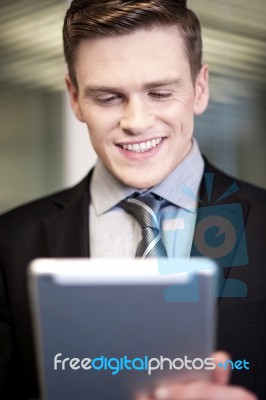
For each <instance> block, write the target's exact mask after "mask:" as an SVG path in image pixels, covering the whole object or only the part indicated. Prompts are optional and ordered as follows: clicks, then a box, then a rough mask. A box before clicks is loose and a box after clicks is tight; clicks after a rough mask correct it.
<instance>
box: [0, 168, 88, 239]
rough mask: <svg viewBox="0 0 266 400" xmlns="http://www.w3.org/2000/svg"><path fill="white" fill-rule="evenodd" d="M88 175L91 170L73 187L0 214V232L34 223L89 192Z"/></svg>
mask: <svg viewBox="0 0 266 400" xmlns="http://www.w3.org/2000/svg"><path fill="white" fill-rule="evenodd" d="M90 177H91V172H90V173H89V175H88V176H86V177H85V178H84V179H83V180H82V181H81V182H79V183H78V184H77V185H75V186H73V187H70V188H67V189H64V190H61V191H58V192H56V193H53V194H50V195H48V196H45V197H43V198H40V199H37V200H34V201H31V202H29V203H26V204H24V205H21V206H19V207H16V208H15V209H13V210H10V211H8V212H6V213H4V214H2V215H1V216H0V227H1V233H2V234H5V233H6V230H8V229H10V228H12V229H13V226H14V225H15V226H16V228H17V229H19V227H20V226H21V225H27V226H29V225H30V224H31V223H35V224H36V223H38V221H40V220H43V219H44V218H46V217H48V216H51V215H53V214H54V213H56V212H58V209H60V208H62V209H63V208H65V207H67V206H69V205H71V204H72V203H73V202H75V201H77V200H78V199H79V198H80V197H82V196H84V194H85V193H88V192H89V182H90Z"/></svg>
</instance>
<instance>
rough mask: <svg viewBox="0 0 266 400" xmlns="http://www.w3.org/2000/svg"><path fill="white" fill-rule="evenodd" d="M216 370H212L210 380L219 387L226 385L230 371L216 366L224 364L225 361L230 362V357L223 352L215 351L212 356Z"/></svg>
mask: <svg viewBox="0 0 266 400" xmlns="http://www.w3.org/2000/svg"><path fill="white" fill-rule="evenodd" d="M212 357H213V358H214V362H215V364H216V368H215V369H214V370H213V375H212V380H213V382H215V383H218V384H220V385H226V384H228V383H229V380H230V375H231V370H230V368H226V369H224V368H220V367H218V365H217V364H219V363H222V364H224V363H225V361H227V360H230V355H229V354H228V353H225V352H224V351H217V352H216V353H214V354H213V355H212Z"/></svg>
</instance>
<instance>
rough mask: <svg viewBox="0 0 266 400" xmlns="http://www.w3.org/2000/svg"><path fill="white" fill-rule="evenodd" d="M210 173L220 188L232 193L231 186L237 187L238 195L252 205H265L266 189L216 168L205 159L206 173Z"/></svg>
mask: <svg viewBox="0 0 266 400" xmlns="http://www.w3.org/2000/svg"><path fill="white" fill-rule="evenodd" d="M210 173H211V174H213V181H214V185H216V186H218V187H219V189H220V190H224V191H226V190H229V195H230V188H232V187H234V188H235V189H236V192H237V195H238V196H239V197H240V198H243V199H246V200H248V201H249V202H250V203H251V205H253V204H260V205H263V206H265V202H266V189H263V188H261V187H259V186H256V185H254V184H252V183H248V182H245V181H244V180H241V179H238V178H235V177H233V176H231V175H229V174H227V173H225V172H223V171H221V170H220V169H218V168H216V167H215V166H214V165H212V164H211V163H210V162H209V161H208V160H206V159H205V171H204V174H210ZM205 176H206V175H205ZM221 194H222V193H221Z"/></svg>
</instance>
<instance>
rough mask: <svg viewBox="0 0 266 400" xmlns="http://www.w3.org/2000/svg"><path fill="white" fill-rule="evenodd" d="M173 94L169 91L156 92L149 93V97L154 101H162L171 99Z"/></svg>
mask: <svg viewBox="0 0 266 400" xmlns="http://www.w3.org/2000/svg"><path fill="white" fill-rule="evenodd" d="M172 95H173V92H170V91H158V92H150V93H149V96H151V97H153V98H154V99H155V100H158V101H160V100H161V101H163V100H166V99H169V98H170V97H172Z"/></svg>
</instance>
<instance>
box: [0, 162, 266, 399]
mask: <svg viewBox="0 0 266 400" xmlns="http://www.w3.org/2000/svg"><path fill="white" fill-rule="evenodd" d="M205 173H212V174H214V183H213V187H212V195H211V199H213V200H210V199H208V190H206V185H205V182H204V181H203V182H202V184H201V191H200V199H201V201H202V202H200V205H199V206H200V207H206V204H207V205H208V206H209V207H210V206H214V205H215V206H217V205H222V204H227V205H228V204H235V203H237V204H241V207H242V211H243V220H244V225H245V235H246V242H247V252H248V258H249V262H248V264H247V265H245V266H241V265H240V266H234V257H232V259H231V261H230V262H229V264H232V265H227V267H226V268H225V267H224V266H221V267H220V277H221V282H220V283H221V284H220V297H219V299H218V301H217V304H218V334H217V348H218V349H224V350H226V351H228V352H229V353H230V354H231V355H232V357H233V358H234V359H241V360H244V359H246V360H248V361H249V362H250V370H241V371H240V370H239V371H234V373H233V378H232V382H233V383H235V384H241V385H242V386H245V387H247V388H249V389H250V390H252V391H253V392H255V393H257V394H258V395H259V396H260V398H261V399H264V398H266V262H265V249H266V231H265V226H266V224H265V219H266V218H265V209H264V207H265V205H266V191H265V190H262V189H259V188H256V187H254V186H252V185H249V184H247V183H243V182H241V181H236V180H235V179H233V178H231V177H229V176H227V175H226V174H224V173H222V172H221V171H219V170H217V169H216V168H214V167H213V166H211V165H210V164H209V163H208V162H207V161H206V165H205ZM90 178H91V173H90V174H89V175H88V176H87V177H86V178H85V179H84V180H83V181H82V182H81V183H79V184H78V185H77V186H75V187H73V188H71V189H67V190H65V191H62V192H59V193H57V194H54V195H51V196H49V197H46V198H44V199H41V200H37V201H35V202H33V203H30V204H28V205H25V206H22V207H19V208H17V209H16V210H13V211H11V212H9V213H6V214H5V215H3V216H1V217H0V385H1V386H0V387H1V391H0V393H4V392H5V393H6V394H5V397H2V398H4V399H9V398H16V399H30V398H33V397H36V396H37V395H38V384H37V377H36V376H37V375H36V365H35V354H34V349H33V337H32V336H33V335H32V327H31V319H30V312H29V303H28V293H27V279H26V269H27V265H28V263H29V261H31V260H32V259H34V258H39V257H89V256H90V249H89V229H88V204H89V202H90V194H89V187H90ZM235 182H237V184H238V186H239V190H238V191H237V192H235V193H233V194H232V195H230V196H227V197H226V198H224V199H221V200H220V201H218V202H217V203H215V201H216V200H217V199H219V197H221V195H222V194H223V193H224V192H225V191H226V190H227V189H228V188H229V187H230V186H231V185H232V184H234V183H235ZM209 200H210V201H209ZM229 208H230V207H229ZM198 214H200V213H198ZM239 243H240V241H239ZM238 250H239V249H238V243H236V245H235V254H237V252H238ZM191 255H192V256H193V255H195V246H193V249H192V254H191ZM233 279H234V280H239V281H241V282H243V283H244V284H245V285H246V288H247V296H246V297H235V295H238V294H237V293H236V294H235V295H233V296H232V293H231V294H230V293H229V297H228V293H227V292H228V283H229V284H230V282H232V280H233ZM229 287H230V285H229Z"/></svg>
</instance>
